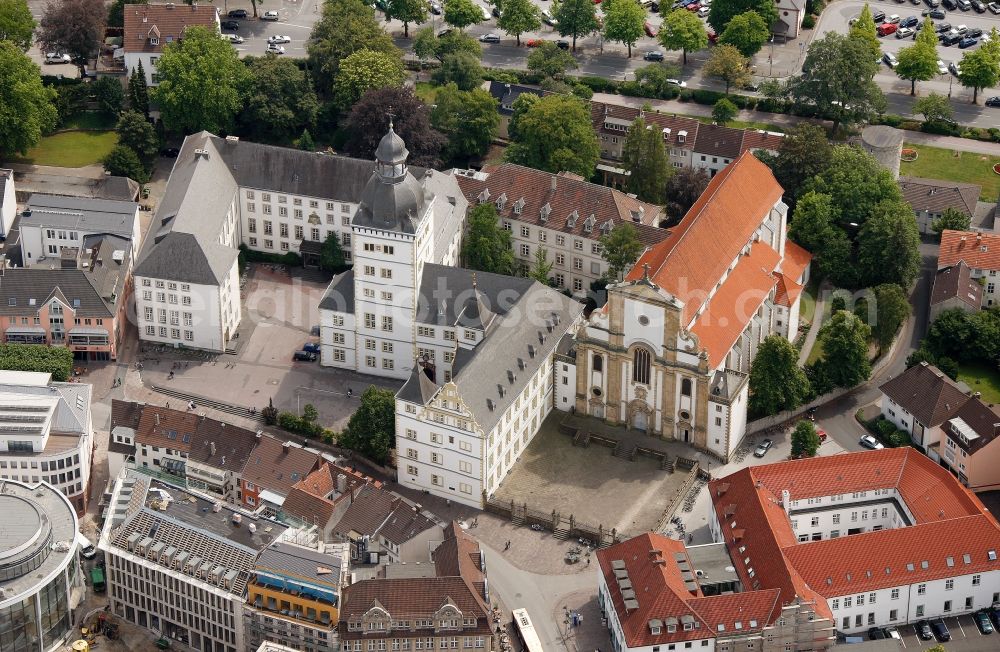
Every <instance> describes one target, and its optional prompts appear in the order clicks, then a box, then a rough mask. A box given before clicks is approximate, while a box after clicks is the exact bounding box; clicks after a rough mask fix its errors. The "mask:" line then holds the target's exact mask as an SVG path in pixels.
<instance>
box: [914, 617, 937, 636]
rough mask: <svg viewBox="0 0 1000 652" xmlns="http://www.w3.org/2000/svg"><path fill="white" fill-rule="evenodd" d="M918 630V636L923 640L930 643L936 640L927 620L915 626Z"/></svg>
mask: <svg viewBox="0 0 1000 652" xmlns="http://www.w3.org/2000/svg"><path fill="white" fill-rule="evenodd" d="M913 628H914V629H916V630H917V636H919V637H920V638H921V639H922V640H925V641H929V640H931V639H932V638H934V633H933V632H932V631H931V624H930V623H929V622H927V621H926V620H921V621H919V622H917V624H916V625H914V626H913Z"/></svg>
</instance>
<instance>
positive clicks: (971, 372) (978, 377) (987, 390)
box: [958, 363, 1000, 403]
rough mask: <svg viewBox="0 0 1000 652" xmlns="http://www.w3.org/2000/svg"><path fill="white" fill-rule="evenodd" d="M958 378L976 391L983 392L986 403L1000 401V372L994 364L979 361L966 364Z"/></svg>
mask: <svg viewBox="0 0 1000 652" xmlns="http://www.w3.org/2000/svg"><path fill="white" fill-rule="evenodd" d="M958 379H959V380H960V381H962V382H963V383H965V384H966V385H968V386H969V389H971V390H972V391H974V392H982V394H983V397H982V398H983V401H985V402H986V403H1000V372H998V371H997V368H996V367H994V366H990V365H986V364H978V363H970V364H964V365H962V367H961V368H960V369H959V371H958Z"/></svg>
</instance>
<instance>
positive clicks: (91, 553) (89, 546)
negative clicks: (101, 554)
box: [76, 532, 97, 559]
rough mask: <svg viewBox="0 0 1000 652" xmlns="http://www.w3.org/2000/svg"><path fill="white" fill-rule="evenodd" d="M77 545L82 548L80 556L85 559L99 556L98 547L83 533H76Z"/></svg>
mask: <svg viewBox="0 0 1000 652" xmlns="http://www.w3.org/2000/svg"><path fill="white" fill-rule="evenodd" d="M76 543H77V545H78V546H79V547H80V555H82V556H83V558H84V559H93V558H94V557H96V556H97V546H95V545H94V544H93V542H92V541H91V540H90V539H88V538H87V537H85V536H84V535H83V532H77V533H76Z"/></svg>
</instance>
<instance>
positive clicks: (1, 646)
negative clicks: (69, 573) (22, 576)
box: [0, 572, 70, 652]
mask: <svg viewBox="0 0 1000 652" xmlns="http://www.w3.org/2000/svg"><path fill="white" fill-rule="evenodd" d="M39 606H40V608H41V620H38V614H39V612H38V607H39ZM69 630H70V614H69V605H68V604H67V587H66V573H65V572H63V573H59V575H58V576H57V577H56V578H55V579H53V580H52V581H51V582H50V583H49V584H48V586H46V587H44V588H42V589H41V590H40V591H39V592H38V593H37V594H35V595H34V596H31V597H28V598H25V599H24V600H22V601H21V602H18V603H17V604H13V605H10V606H8V607H4V608H2V609H0V652H37V651H38V650H48V649H51V648H52V647H53V646H55V645H56V644H57V643H60V642H61V641H62V640H63V639H64V637H65V636H66V634H67V633H68V632H69ZM40 636H41V641H40V640H39V637H40ZM40 643H41V644H40Z"/></svg>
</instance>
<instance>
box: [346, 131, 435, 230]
mask: <svg viewBox="0 0 1000 652" xmlns="http://www.w3.org/2000/svg"><path fill="white" fill-rule="evenodd" d="M409 155H410V152H409V151H408V150H407V149H406V143H405V142H404V141H403V139H402V138H400V137H399V134H397V133H396V132H395V130H394V129H393V125H392V121H391V120H390V121H389V131H388V133H386V135H385V136H383V137H382V140H381V141H380V142H379V144H378V147H377V148H376V149H375V171H374V172H373V173H372V176H371V178H370V179H369V180H368V184H367V185H366V186H365V189H364V191H363V192H362V193H361V203H360V205H359V206H358V212H357V213H356V214H355V216H354V220H353V222H352V223H353V224H355V225H358V226H363V227H372V228H377V229H384V230H388V231H400V232H403V233H416V230H417V225H418V223H419V222H420V217H421V215H423V213H424V208H425V193H424V188H423V186H422V185H421V183H420V182H419V181H417V179H416V178H415V177H414V176H413V175H412V174H410V172H409V169H408V168H407V165H406V159H407V158H408V157H409Z"/></svg>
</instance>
